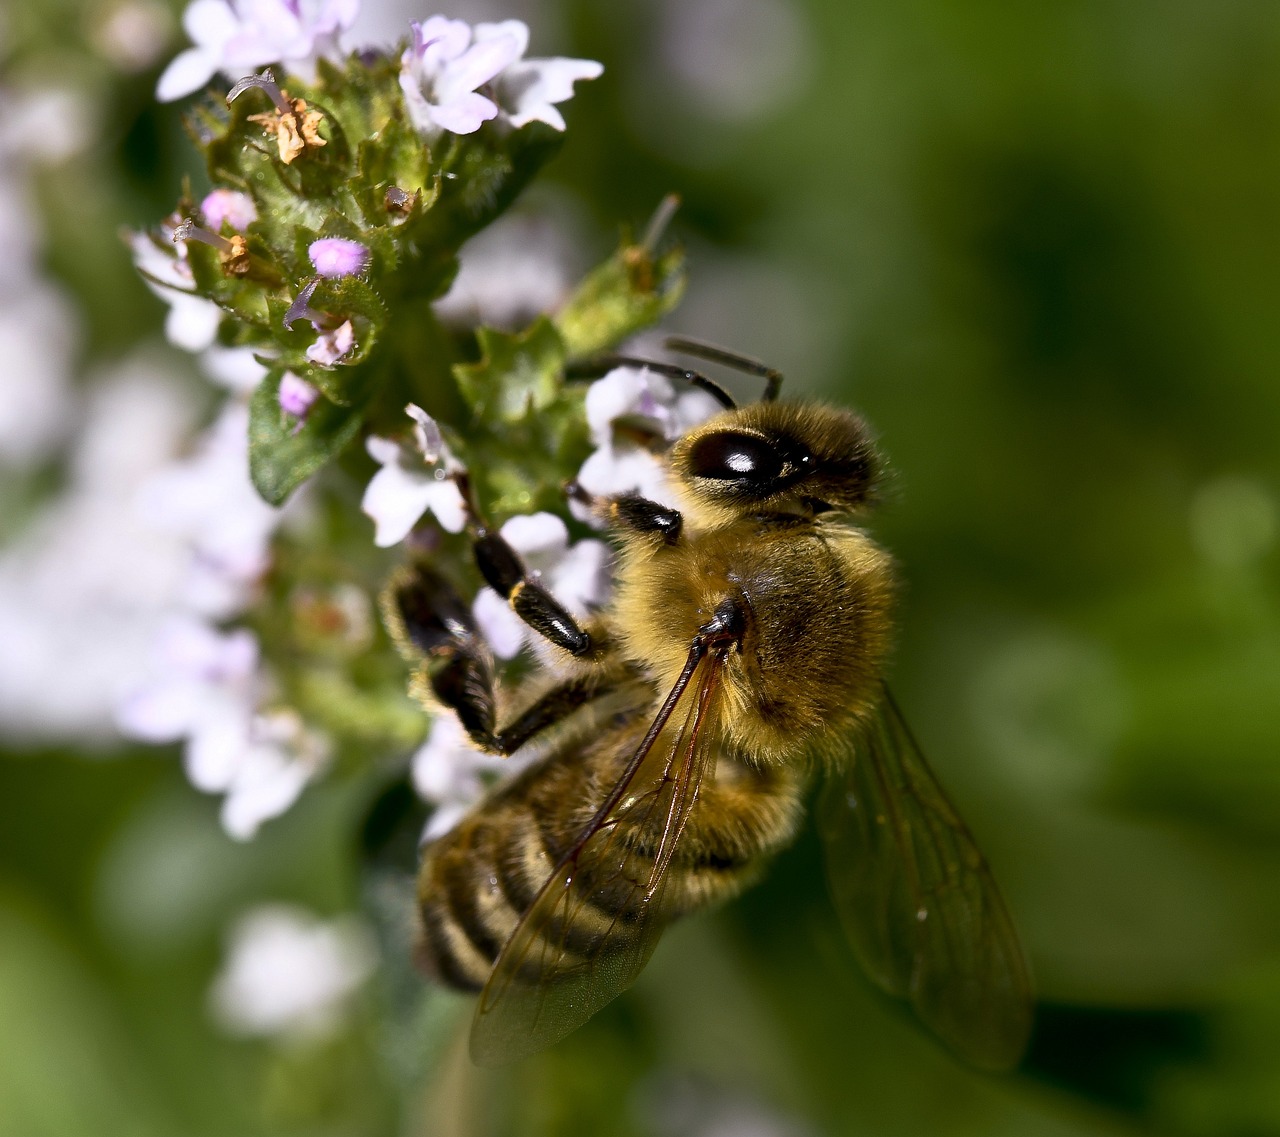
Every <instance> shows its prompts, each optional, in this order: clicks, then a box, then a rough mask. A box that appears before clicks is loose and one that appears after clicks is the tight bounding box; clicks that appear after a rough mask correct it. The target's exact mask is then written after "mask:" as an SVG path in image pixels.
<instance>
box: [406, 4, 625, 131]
mask: <svg viewBox="0 0 1280 1137" xmlns="http://www.w3.org/2000/svg"><path fill="white" fill-rule="evenodd" d="M412 29H413V41H412V43H411V44H410V46H409V47H408V49H407V50H406V51H405V53H404V55H403V56H402V57H401V61H400V87H401V90H402V91H403V92H404V98H405V106H406V108H407V109H408V111H409V118H410V120H411V121H412V122H413V125H414V127H415V128H416V129H417V130H418V131H419V133H421V134H423V135H424V136H425V137H427V138H431V137H434V136H437V135H439V134H440V133H441V132H442V131H446V130H447V131H451V132H452V133H454V134H471V133H473V132H474V131H476V130H479V129H480V126H481V125H482V124H483V123H485V122H487V121H489V120H490V119H494V118H498V117H501V118H502V120H503V121H504V122H506V123H508V124H509V125H510V126H513V127H516V128H519V127H521V126H524V125H526V124H527V123H530V122H534V121H538V122H545V123H546V124H547V125H549V126H552V127H555V129H556V130H564V128H565V122H564V118H563V117H562V116H561V114H560V112H559V111H558V110H556V108H555V106H554V104H556V103H562V102H564V101H565V100H566V99H570V98H572V97H573V84H574V83H575V82H576V81H577V80H579V79H595V78H597V77H598V76H599V75H601V74H602V73H603V71H604V67H603V66H602V65H601V64H599V63H596V62H593V61H592V60H588V59H523V58H522V57H523V55H524V53H525V49H526V48H527V47H528V46H529V28H528V26H527V25H526V24H525V23H524V22H523V21H521V20H503V21H502V22H501V23H496V24H476V26H475V27H474V28H472V27H470V26H469V25H468V24H467V23H466V22H465V21H463V20H449V19H446V18H445V17H444V16H432V17H431V19H429V20H427V21H425V22H424V23H420V24H419V23H414V24H413V25H412ZM480 87H486V90H489V91H490V92H491V93H492V94H493V95H495V96H496V101H495V98H490V97H489V96H488V95H482V94H481V93H480V92H479V88H480Z"/></svg>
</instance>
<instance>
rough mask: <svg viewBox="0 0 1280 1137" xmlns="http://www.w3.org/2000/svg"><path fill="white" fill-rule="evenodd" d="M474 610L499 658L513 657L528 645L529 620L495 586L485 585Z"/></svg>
mask: <svg viewBox="0 0 1280 1137" xmlns="http://www.w3.org/2000/svg"><path fill="white" fill-rule="evenodd" d="M471 614H472V616H474V617H475V621H476V624H477V625H478V626H479V628H480V634H481V635H483V636H484V639H485V642H486V643H487V644H488V645H489V647H490V649H491V650H492V651H493V654H494V655H496V656H497V657H498V658H499V659H511V658H513V657H514V656H515V655H516V654H517V653H518V652H519V651H520V649H521V648H522V647H524V641H525V636H526V634H527V631H528V628H527V626H526V625H525V622H524V621H523V620H522V619H520V617H519V616H517V615H516V614H515V613H514V612H513V611H511V606H510V605H509V604H508V603H507V602H506V601H505V600H503V599H502V597H501V596H499V595H498V594H497V593H496V592H494V590H493V589H492V588H482V589H481V590H480V591H479V593H477V594H476V599H475V603H474V604H472V606H471Z"/></svg>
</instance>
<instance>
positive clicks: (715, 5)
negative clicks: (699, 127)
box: [659, 0, 813, 121]
mask: <svg viewBox="0 0 1280 1137" xmlns="http://www.w3.org/2000/svg"><path fill="white" fill-rule="evenodd" d="M659 22H660V27H661V33H660V34H661V49H662V63H663V64H665V67H664V68H662V69H661V70H665V71H666V72H667V76H664V78H667V79H668V86H670V87H674V88H675V89H676V90H677V91H679V93H680V95H682V96H683V97H684V99H683V101H684V102H686V103H689V102H692V103H693V104H694V105H695V106H696V107H697V108H698V109H700V110H701V111H703V112H704V113H705V114H706V115H708V117H711V118H715V119H719V120H721V121H743V120H747V119H752V118H757V117H759V116H762V115H765V114H768V113H770V112H772V111H775V110H776V109H778V108H779V107H781V106H783V105H785V104H786V103H787V101H788V100H790V99H791V98H793V97H794V96H795V95H796V94H798V93H799V91H800V90H801V88H802V86H803V85H804V83H805V81H806V79H807V78H808V77H809V75H810V74H811V67H810V62H811V57H812V54H813V50H812V44H811V42H810V40H811V34H810V30H809V27H808V24H807V23H806V21H805V16H804V13H803V12H802V11H801V10H800V7H799V6H798V5H797V4H795V3H794V0H663V3H662V10H661V17H660V21H659ZM670 79H674V80H675V82H674V83H671V82H670Z"/></svg>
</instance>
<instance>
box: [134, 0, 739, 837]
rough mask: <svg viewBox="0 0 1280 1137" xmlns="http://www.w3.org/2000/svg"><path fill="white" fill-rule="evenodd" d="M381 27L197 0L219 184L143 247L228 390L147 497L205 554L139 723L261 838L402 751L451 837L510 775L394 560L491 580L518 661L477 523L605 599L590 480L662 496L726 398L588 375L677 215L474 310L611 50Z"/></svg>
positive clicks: (574, 605) (638, 378)
mask: <svg viewBox="0 0 1280 1137" xmlns="http://www.w3.org/2000/svg"><path fill="white" fill-rule="evenodd" d="M355 16H356V0H194V3H192V4H191V5H190V6H189V7H188V9H187V12H186V15H185V18H184V27H185V29H186V31H187V33H188V35H189V36H190V38H191V40H192V44H193V46H192V47H191V48H189V49H188V50H186V51H184V52H182V53H181V54H180V55H179V56H178V57H177V58H176V59H174V60H173V62H172V63H171V64H170V65H169V67H168V68H167V69H166V70H165V71H164V73H163V74H162V76H161V78H160V81H159V85H158V90H157V96H158V97H159V98H160V99H161V100H166V101H167V100H173V99H178V98H182V97H184V96H187V95H190V94H192V93H193V92H195V91H197V90H198V89H200V88H202V87H207V89H206V90H205V91H204V93H203V94H201V95H200V96H199V97H198V98H197V99H196V100H195V101H194V102H193V104H192V105H191V107H190V108H189V109H188V111H187V113H186V125H187V129H188V131H189V133H190V134H191V136H192V138H193V139H194V140H195V142H196V144H197V145H198V146H199V148H200V150H201V152H202V154H203V156H204V160H205V166H206V174H207V180H208V183H209V185H208V188H207V189H206V190H204V191H203V192H201V193H198V194H197V193H195V192H193V191H191V190H190V189H188V190H186V191H185V192H184V193H183V196H182V198H181V200H180V201H179V202H178V203H177V207H176V209H175V210H174V212H173V213H172V215H170V216H169V217H168V218H166V219H164V220H163V221H162V222H160V223H159V224H158V225H157V226H156V227H155V228H154V229H152V230H151V231H148V232H141V233H134V234H131V235H130V238H129V240H130V243H131V247H132V251H133V254H134V259H135V261H136V263H137V267H138V270H139V272H140V273H141V275H142V276H143V278H144V280H145V281H146V282H147V284H148V286H149V287H150V288H151V289H152V291H153V292H155V293H156V294H157V295H158V296H159V297H161V298H162V299H163V300H164V301H165V302H166V303H167V304H168V305H169V306H170V308H169V313H168V318H167V322H166V332H167V335H168V337H169V339H170V340H171V341H172V342H173V343H174V344H176V345H178V346H180V347H182V348H185V349H187V350H189V351H191V352H193V353H196V354H198V355H199V356H200V358H201V361H202V363H203V366H204V369H205V371H206V372H207V373H208V374H210V375H211V376H212V377H213V378H214V379H215V381H216V382H217V383H218V384H219V385H220V386H221V388H222V389H223V390H224V392H225V395H224V401H223V403H222V406H221V409H220V410H219V412H218V413H217V415H216V416H215V419H214V422H213V425H212V426H211V427H210V428H209V429H208V431H207V432H206V433H205V434H204V435H203V436H202V437H201V438H200V439H199V440H197V442H196V443H195V445H194V446H193V447H192V448H191V449H190V452H189V453H188V454H187V455H186V456H184V457H183V458H182V459H180V460H179V461H177V462H175V463H173V464H172V465H171V466H170V467H168V468H166V469H163V470H161V471H160V472H159V473H158V474H156V475H155V476H153V477H152V478H151V479H150V480H149V481H148V483H147V485H146V486H145V487H144V489H143V493H142V496H141V499H140V506H141V507H142V508H143V510H144V512H145V514H146V516H147V518H148V519H149V521H151V522H152V523H154V524H156V525H158V526H160V527H162V528H164V529H165V530H166V531H167V532H168V533H170V534H173V533H178V534H180V535H181V539H182V540H183V541H184V542H185V543H186V546H187V547H188V549H189V553H190V558H189V571H188V577H189V579H188V581H187V585H186V586H185V587H184V588H183V589H181V590H179V592H178V594H177V599H176V600H175V601H174V603H173V610H172V611H171V612H169V613H168V616H167V618H166V619H165V620H164V621H163V623H162V631H161V634H160V636H159V638H158V640H157V642H156V644H155V648H154V669H153V673H152V675H151V677H150V679H147V680H144V681H143V682H141V683H139V684H137V685H135V686H134V688H132V689H131V690H129V691H127V692H126V693H125V695H124V697H123V698H122V699H121V701H120V703H119V705H118V708H117V720H118V722H119V724H120V726H121V727H122V729H124V730H125V732H126V733H129V734H131V735H132V736H134V737H137V738H140V739H145V740H149V741H153V742H171V741H181V742H182V744H183V751H184V758H185V763H186V769H187V773H188V776H189V778H190V780H191V781H192V783H193V784H194V785H195V786H197V787H198V788H199V789H201V790H204V791H207V792H210V793H218V794H221V795H223V811H222V820H223V825H224V827H225V828H226V830H227V831H228V832H229V833H230V834H231V835H232V836H234V837H237V838H241V839H247V838H249V837H251V836H252V835H253V834H254V833H255V832H256V831H257V829H258V828H259V827H260V826H261V825H262V824H263V823H264V822H266V821H267V820H269V819H270V818H272V817H274V816H277V815H278V814H280V813H282V812H283V811H285V810H286V809H288V808H289V807H290V806H291V805H293V803H294V802H295V801H297V800H298V799H299V797H300V795H302V794H303V792H304V791H305V789H306V787H307V786H308V785H309V784H310V783H311V782H313V781H314V780H315V779H317V778H319V777H321V776H330V777H363V776H372V775H373V774H376V773H377V772H378V771H379V770H383V771H385V770H386V769H388V768H394V767H395V765H396V764H397V763H399V762H405V763H407V765H408V766H409V767H410V768H411V770H412V779H411V780H412V784H413V785H414V786H415V788H416V789H417V791H418V793H419V795H420V796H421V797H422V798H423V799H425V800H426V801H427V802H428V803H430V804H431V805H432V806H433V807H434V811H433V812H432V814H431V817H430V819H429V822H428V828H427V835H428V836H433V835H435V834H438V833H440V832H443V831H444V830H445V829H447V828H448V827H449V825H451V824H452V823H453V822H454V821H455V820H456V818H457V817H458V816H459V815H460V813H461V812H462V811H463V810H465V808H466V807H467V806H468V805H469V804H470V803H471V802H472V801H474V800H475V798H476V797H477V796H478V795H479V793H480V792H482V789H483V786H484V785H485V784H486V782H487V781H488V780H489V779H491V778H492V777H494V776H495V775H496V773H497V768H498V767H499V766H502V764H501V763H496V762H494V761H493V760H491V759H488V758H486V757H484V756H482V755H480V754H478V753H477V752H475V751H474V749H473V748H472V747H471V745H470V743H469V742H468V741H467V740H466V738H465V736H464V735H463V734H462V732H461V731H459V730H457V729H454V727H455V724H453V723H452V722H451V720H450V719H448V717H447V716H439V717H437V718H436V719H435V720H434V721H432V720H431V718H430V717H429V716H428V715H426V714H423V712H422V708H421V707H420V706H419V705H417V704H416V703H415V702H413V701H412V700H411V699H410V698H409V696H408V694H407V691H408V688H409V679H410V675H409V672H410V670H411V667H412V666H417V665H421V664H422V660H420V659H414V658H410V659H409V661H408V666H406V662H405V660H404V659H403V658H402V657H401V655H400V650H401V649H402V648H403V646H404V645H400V648H397V645H396V644H395V643H394V642H393V641H392V638H391V637H390V635H389V634H388V633H387V631H386V630H385V629H383V628H382V627H381V625H380V623H379V621H378V619H377V617H376V610H377V597H378V595H379V593H380V591H381V589H382V587H383V585H384V584H385V582H386V580H387V578H388V577H389V576H390V575H391V573H392V572H394V571H395V569H396V568H397V566H398V565H400V564H402V563H404V562H405V561H406V560H408V559H411V558H414V557H421V556H430V557H431V558H432V559H433V561H434V563H435V564H436V565H437V567H438V568H440V569H441V570H442V571H445V572H446V574H447V575H449V576H450V577H451V578H453V579H454V580H455V582H456V583H457V585H458V587H459V588H460V589H461V590H462V591H463V593H464V594H467V595H470V596H472V597H473V598H474V614H475V618H476V620H477V622H478V624H479V626H480V628H481V630H482V632H483V633H484V634H485V635H486V637H487V638H488V639H489V642H490V644H491V646H492V647H493V650H494V653H495V655H496V656H497V657H498V658H500V659H503V660H507V659H517V660H518V657H519V656H520V655H521V654H522V653H523V652H524V651H525V650H526V649H529V648H534V649H536V648H537V646H538V645H534V644H530V642H529V637H528V636H527V634H526V630H525V628H524V626H523V625H522V624H521V623H520V622H519V621H518V620H517V619H516V618H515V617H514V616H513V615H512V613H511V612H510V611H509V609H508V608H507V606H506V605H505V603H504V602H503V601H502V600H500V598H498V597H497V596H496V595H495V594H494V593H493V592H492V591H490V590H488V589H484V588H482V587H481V582H480V581H479V578H478V575H477V574H476V572H475V570H474V568H473V566H472V563H471V558H470V550H469V545H468V539H467V537H466V534H465V529H466V524H467V520H468V510H469V509H474V510H476V511H477V512H478V514H479V515H480V519H481V520H482V521H483V523H484V524H486V525H490V526H500V527H501V529H502V532H503V534H504V535H505V536H506V537H507V539H508V540H509V541H510V542H511V544H512V545H513V546H514V547H515V548H516V549H517V550H518V551H519V552H520V553H521V554H522V555H523V556H524V557H525V559H526V562H527V564H528V565H529V566H530V568H531V569H533V570H535V571H538V572H540V573H541V574H542V575H543V578H544V579H545V580H546V581H547V583H548V585H549V587H551V588H552V589H553V591H554V592H555V594H556V595H557V596H558V597H559V599H560V600H561V601H562V602H563V603H565V604H566V605H567V606H568V607H569V608H570V609H571V610H573V611H575V612H577V613H579V614H586V613H588V612H589V611H590V610H591V609H592V608H593V607H595V606H598V605H600V604H602V603H604V601H605V600H606V598H607V595H608V589H609V581H610V550H609V548H608V546H607V545H606V544H605V543H603V542H602V541H600V540H598V539H595V538H594V537H592V536H591V535H590V527H589V519H588V518H586V517H585V516H575V515H574V514H573V512H572V511H571V509H570V507H569V505H568V504H567V503H566V500H565V497H564V494H563V491H562V488H561V487H562V486H563V484H564V483H565V481H566V480H568V479H570V478H576V479H577V480H578V481H579V482H580V484H582V485H583V487H584V488H586V489H587V490H589V491H592V492H599V493H617V492H622V491H625V490H641V491H643V492H645V493H647V494H650V495H652V496H658V497H660V496H662V492H663V490H662V486H661V484H660V482H661V467H660V464H659V462H658V459H657V457H656V453H655V452H656V449H657V448H658V447H659V446H660V445H661V441H662V440H663V439H670V438H673V437H675V436H676V435H678V434H679V433H680V432H681V431H683V430H684V429H687V427H688V426H689V425H691V424H692V423H694V422H697V421H699V420H700V419H701V418H704V417H706V415H707V414H709V413H711V411H712V410H713V409H714V404H713V403H712V402H711V401H710V400H709V399H707V398H706V396H704V395H702V394H700V393H696V392H695V393H690V392H677V391H676V390H674V389H673V388H672V386H671V385H670V384H669V383H668V382H667V381H666V380H665V379H663V378H662V377H660V376H658V375H655V374H652V373H650V372H647V371H644V370H639V369H630V368H623V369H617V370H615V371H614V372H612V373H611V374H609V375H606V376H604V377H603V378H601V379H600V380H599V381H598V382H596V383H594V384H591V385H589V386H588V385H587V384H585V383H582V382H576V381H570V380H567V379H566V378H565V373H566V367H567V366H568V365H570V364H572V363H574V362H576V361H581V360H584V359H587V358H590V357H592V356H593V355H596V354H598V353H600V352H603V351H607V350H610V349H612V348H615V347H616V346H617V345H619V344H620V343H621V342H622V341H624V340H626V339H627V338H629V337H631V336H632V335H634V334H635V333H636V332H638V331H640V330H642V329H643V328H645V327H647V326H649V325H651V324H652V323H654V322H655V321H657V320H658V319H660V318H661V317H662V316H663V315H664V314H665V313H666V312H667V311H668V310H670V308H671V307H672V306H673V305H674V304H675V303H676V301H677V300H678V299H679V296H680V293H681V290H682V286H683V276H682V261H681V255H680V253H679V251H678V250H672V249H668V250H665V251H664V250H662V249H660V248H659V247H658V246H659V237H660V231H661V224H659V225H657V226H655V227H654V228H653V231H652V232H650V233H648V234H646V236H645V237H644V238H642V239H640V240H638V241H635V240H631V239H629V238H628V239H625V240H624V241H623V243H622V245H621V247H620V248H619V249H618V251H617V252H616V253H615V254H614V255H613V256H612V257H610V258H609V259H608V260H607V261H605V262H604V263H603V264H601V265H600V266H598V267H597V268H596V269H595V270H594V271H592V272H591V273H590V274H589V275H588V276H587V277H586V279H585V280H583V281H582V282H581V283H580V284H579V285H578V286H577V288H576V289H574V290H572V291H571V292H570V293H569V295H568V296H567V298H566V299H564V300H563V302H562V303H560V304H559V305H558V306H557V307H556V309H555V310H554V311H550V312H545V311H544V312H542V313H541V314H540V315H537V316H536V317H535V318H534V319H533V320H532V322H529V323H527V324H526V326H524V327H519V328H517V329H516V330H514V331H513V330H511V329H509V328H508V329H496V328H491V327H485V326H483V325H482V324H480V323H478V316H477V315H476V313H478V312H479V311H482V310H485V309H486V308H487V309H489V310H492V309H494V308H495V307H497V308H503V307H505V308H506V309H507V310H519V309H521V307H522V305H521V304H518V303H517V304H509V303H508V304H505V305H503V304H501V303H499V304H484V303H480V304H476V303H474V302H473V303H470V304H463V305H453V306H452V307H451V306H450V302H449V299H448V294H449V293H450V288H451V286H452V284H453V281H454V279H455V277H456V276H457V274H458V270H459V265H460V259H459V258H460V255H461V256H463V257H464V258H465V255H466V254H465V252H464V251H463V246H464V244H465V243H466V242H467V241H468V240H469V239H470V238H472V237H473V236H476V235H477V234H479V233H481V232H482V231H484V230H486V229H488V228H489V227H490V226H492V225H493V224H494V222H495V221H497V220H498V219H499V217H500V216H501V215H502V214H503V212H504V211H505V210H506V209H507V208H508V206H510V205H511V203H512V202H513V201H514V200H515V199H516V197H517V195H518V194H519V193H520V191H521V190H522V189H523V188H524V187H525V186H526V185H527V184H528V183H529V182H530V180H531V179H532V178H533V177H534V176H535V175H536V174H537V172H538V171H539V169H540V168H541V167H542V166H543V164H544V163H545V162H546V161H547V160H548V159H549V158H550V157H551V156H552V155H553V154H554V153H555V152H556V150H557V148H558V147H559V146H560V145H561V143H562V141H563V137H564V131H565V128H566V123H565V119H564V117H563V111H562V105H563V104H564V103H565V102H566V101H567V100H568V99H569V98H570V97H571V96H572V95H573V93H574V84H575V83H577V82H580V81H583V80H589V79H595V78H597V77H598V76H600V75H601V73H602V71H603V68H602V67H601V65H600V64H599V63H595V62H592V61H589V60H581V59H568V58H553V59H537V58H526V51H527V47H528V40H529V31H528V28H527V27H526V26H525V25H524V24H523V23H521V22H520V21H518V20H505V21H501V22H497V23H480V24H476V25H474V26H472V25H469V24H467V23H465V22H464V21H461V20H454V19H449V18H447V17H445V16H440V15H434V16H430V17H429V18H427V19H424V20H422V21H420V22H416V23H413V24H412V25H411V26H410V27H409V28H408V29H407V30H406V35H405V37H404V39H403V40H402V42H401V43H399V44H397V45H395V46H392V47H389V48H385V49H368V48H362V49H361V50H359V51H349V50H347V49H346V48H345V46H344V44H343V39H344V36H345V35H346V34H347V32H348V31H349V29H350V28H351V27H352V24H353V21H354V19H355ZM660 212H661V211H660ZM490 255H492V250H491V251H490ZM522 255H526V251H524V250H520V249H513V250H512V256H513V260H515V261H516V263H518V264H519V266H520V271H519V273H517V274H516V276H517V277H523V278H525V279H527V278H528V272H527V268H526V267H525V265H524V263H523V261H521V260H520V258H521V256H522ZM526 259H527V255H526ZM490 275H491V278H492V279H496V280H500V279H501V274H500V273H498V274H490ZM545 295H546V289H545V288H542V289H541V291H540V298H541V297H543V296H545ZM538 306H539V305H537V304H535V305H534V309H535V310H536V309H537V307H538ZM525 310H528V309H527V307H526V308H525ZM459 311H461V312H463V313H466V312H470V313H472V316H471V317H470V318H467V317H465V316H464V317H463V318H458V317H457V313H458V312H459ZM445 312H452V313H453V316H452V317H450V318H447V319H446V318H443V313H445ZM638 423H639V424H640V425H641V426H642V427H643V429H641V430H637V424H638ZM618 424H625V426H626V429H625V430H619V429H617V425H618ZM645 438H649V439H651V440H652V444H651V445H646V444H645V443H644V441H643V440H644V439H645ZM463 482H465V484H466V485H467V486H468V487H469V494H470V499H471V500H470V503H468V502H467V501H466V500H464V497H463V493H462V491H461V490H460V488H459V487H460V483H463ZM409 654H410V655H411V656H412V653H409ZM515 666H520V664H519V663H518V662H517V663H516V664H515ZM509 765H510V764H509V763H508V764H507V766H509ZM504 768H505V767H504Z"/></svg>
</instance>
